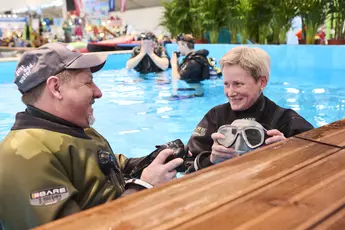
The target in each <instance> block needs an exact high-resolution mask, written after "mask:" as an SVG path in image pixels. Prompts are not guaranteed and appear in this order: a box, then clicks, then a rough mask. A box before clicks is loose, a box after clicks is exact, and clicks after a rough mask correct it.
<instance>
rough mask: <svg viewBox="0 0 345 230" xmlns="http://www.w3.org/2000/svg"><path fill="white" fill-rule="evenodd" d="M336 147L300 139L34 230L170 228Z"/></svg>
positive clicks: (283, 174) (280, 176)
mask: <svg viewBox="0 0 345 230" xmlns="http://www.w3.org/2000/svg"><path fill="white" fill-rule="evenodd" d="M338 150H339V148H335V147H332V146H328V145H322V144H318V143H314V142H309V141H306V140H302V139H298V138H290V139H288V140H286V141H283V142H279V143H275V144H273V145H270V146H267V147H265V148H262V149H260V150H257V151H253V152H251V153H248V154H246V155H245V156H243V157H238V158H235V159H233V160H230V161H227V162H224V163H222V164H219V165H216V166H212V167H209V168H207V169H205V170H201V171H198V172H196V173H194V174H191V175H188V176H185V177H183V178H181V179H178V180H175V181H173V182H171V183H168V184H165V185H163V186H158V187H155V188H153V189H150V190H145V191H143V192H140V193H137V194H134V195H132V196H130V197H125V198H121V199H118V200H116V201H113V202H111V203H108V204H105V205H102V206H99V207H96V208H93V209H91V210H87V211H84V212H81V213H78V214H76V215H73V216H70V217H67V218H64V219H62V220H58V221H56V222H53V223H49V224H47V225H45V226H42V227H39V228H37V229H41V230H43V229H66V230H68V229H85V230H87V229H95V230H98V229H107V230H108V229H131V230H134V229H160V230H162V229H170V228H173V227H179V226H181V224H183V223H185V222H189V221H190V220H191V219H193V218H196V217H198V216H200V215H202V214H204V213H207V212H209V211H212V210H214V209H216V208H219V207H221V206H222V205H224V204H227V203H229V202H231V201H233V200H236V199H238V198H240V197H242V196H244V195H246V194H249V193H250V192H253V191H255V190H257V189H259V188H261V187H263V186H267V185H269V184H271V183H273V182H275V181H277V180H279V179H281V178H284V177H286V176H288V175H290V174H291V173H293V172H296V171H298V170H300V169H301V168H304V167H306V166H308V165H310V164H312V163H314V162H316V161H319V160H320V159H322V158H325V157H327V156H329V155H331V154H333V153H335V152H337V151H338Z"/></svg>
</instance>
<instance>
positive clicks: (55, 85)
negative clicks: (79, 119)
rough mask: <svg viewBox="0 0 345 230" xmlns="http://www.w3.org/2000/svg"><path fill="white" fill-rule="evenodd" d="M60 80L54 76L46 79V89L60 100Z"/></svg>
mask: <svg viewBox="0 0 345 230" xmlns="http://www.w3.org/2000/svg"><path fill="white" fill-rule="evenodd" d="M61 83H62V82H61V80H60V79H59V78H58V77H56V76H51V77H49V78H48V79H47V83H46V84H47V89H48V91H49V92H50V93H51V94H52V95H53V97H55V98H57V99H60V100H61V99H62V94H61V92H60V87H61Z"/></svg>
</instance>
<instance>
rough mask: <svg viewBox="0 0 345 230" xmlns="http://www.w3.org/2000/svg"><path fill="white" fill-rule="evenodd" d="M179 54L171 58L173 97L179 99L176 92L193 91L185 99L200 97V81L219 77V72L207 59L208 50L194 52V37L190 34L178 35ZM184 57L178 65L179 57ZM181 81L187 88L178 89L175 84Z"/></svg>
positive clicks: (201, 89) (209, 59)
mask: <svg viewBox="0 0 345 230" xmlns="http://www.w3.org/2000/svg"><path fill="white" fill-rule="evenodd" d="M176 41H177V47H178V50H179V52H174V53H173V55H172V58H171V62H170V63H171V69H172V82H173V89H174V92H173V96H175V97H179V96H178V95H177V94H178V91H179V92H181V91H193V93H192V94H190V95H189V96H186V97H202V96H203V95H204V90H203V88H202V85H201V81H203V80H206V79H210V78H213V77H219V76H221V71H220V70H219V69H217V68H216V67H215V59H212V58H208V54H209V52H208V50H206V49H202V50H198V51H195V50H194V43H195V42H194V37H193V36H192V35H190V34H180V35H179V36H178V37H177V38H176ZM180 55H182V56H185V58H184V59H183V61H182V63H181V64H179V62H178V58H179V56H180ZM179 80H183V81H185V82H186V83H187V84H188V86H189V87H188V88H178V87H177V82H178V81H179Z"/></svg>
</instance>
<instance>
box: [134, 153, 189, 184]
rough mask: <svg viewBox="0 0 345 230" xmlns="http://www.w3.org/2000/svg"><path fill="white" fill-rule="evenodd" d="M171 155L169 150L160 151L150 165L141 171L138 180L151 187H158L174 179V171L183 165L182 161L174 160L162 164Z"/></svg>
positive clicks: (179, 159) (180, 159)
mask: <svg viewBox="0 0 345 230" xmlns="http://www.w3.org/2000/svg"><path fill="white" fill-rule="evenodd" d="M171 154H173V150H171V149H164V150H163V151H161V152H160V153H159V154H158V155H157V157H156V158H155V159H154V160H153V161H152V163H151V164H150V165H149V166H147V167H146V168H145V169H144V170H143V172H142V174H141V178H140V179H141V180H143V181H146V182H147V183H150V184H152V185H158V184H161V183H164V182H167V181H170V180H172V179H173V178H175V177H176V173H177V172H176V170H175V169H176V168H177V167H178V166H180V165H181V164H182V163H183V159H182V158H176V159H174V160H172V161H169V162H168V163H166V164H164V162H165V161H166V159H167V158H168V157H169V156H170V155H171Z"/></svg>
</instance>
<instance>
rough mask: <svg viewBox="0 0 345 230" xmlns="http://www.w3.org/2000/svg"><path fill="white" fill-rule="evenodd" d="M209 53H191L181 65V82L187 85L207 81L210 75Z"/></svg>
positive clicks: (199, 51)
mask: <svg viewBox="0 0 345 230" xmlns="http://www.w3.org/2000/svg"><path fill="white" fill-rule="evenodd" d="M208 53H209V52H208V50H205V49H202V50H198V51H196V52H191V53H189V54H188V55H187V56H186V57H185V58H184V59H183V61H182V63H181V65H179V69H178V70H179V74H180V76H181V80H184V81H186V82H187V83H199V82H200V81H203V80H205V79H207V78H208V75H209V69H208V62H207V55H208ZM204 71H205V72H204Z"/></svg>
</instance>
